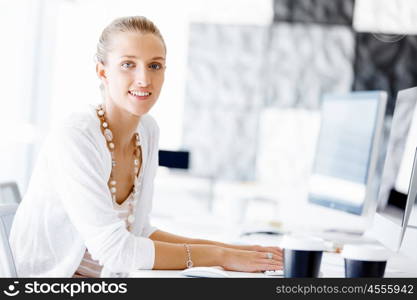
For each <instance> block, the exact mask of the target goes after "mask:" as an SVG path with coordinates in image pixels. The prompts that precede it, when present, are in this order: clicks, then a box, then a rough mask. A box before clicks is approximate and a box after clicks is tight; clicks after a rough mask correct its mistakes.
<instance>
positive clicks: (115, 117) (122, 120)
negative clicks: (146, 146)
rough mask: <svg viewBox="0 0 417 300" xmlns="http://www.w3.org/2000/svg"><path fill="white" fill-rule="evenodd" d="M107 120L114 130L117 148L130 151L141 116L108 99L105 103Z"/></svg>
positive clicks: (123, 151)
mask: <svg viewBox="0 0 417 300" xmlns="http://www.w3.org/2000/svg"><path fill="white" fill-rule="evenodd" d="M104 107H105V112H106V120H107V122H108V124H109V127H110V128H111V131H112V132H113V142H114V143H115V146H116V149H117V150H119V151H121V152H122V153H127V152H129V149H130V148H131V145H132V139H133V138H134V134H135V132H136V129H137V127H138V124H139V121H140V116H136V115H134V114H132V113H130V112H128V111H126V110H124V109H122V108H120V107H118V106H116V105H114V103H113V102H112V101H111V100H109V99H107V100H106V101H105V103H104Z"/></svg>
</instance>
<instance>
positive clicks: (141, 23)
mask: <svg viewBox="0 0 417 300" xmlns="http://www.w3.org/2000/svg"><path fill="white" fill-rule="evenodd" d="M119 32H139V33H152V34H154V35H156V36H157V37H159V38H160V39H161V41H162V44H163V45H164V48H165V51H166V45H165V41H164V38H163V37H162V34H161V32H160V31H159V29H158V27H156V26H155V24H154V23H153V22H152V21H150V20H149V19H147V18H145V17H143V16H130V17H122V18H117V19H115V20H114V21H113V22H111V23H110V24H109V25H107V27H106V28H104V30H103V32H102V33H101V36H100V39H99V40H98V43H97V52H96V55H95V58H96V61H97V62H100V63H102V64H104V63H105V62H106V55H107V53H108V51H109V48H110V40H111V36H112V35H113V34H116V33H119Z"/></svg>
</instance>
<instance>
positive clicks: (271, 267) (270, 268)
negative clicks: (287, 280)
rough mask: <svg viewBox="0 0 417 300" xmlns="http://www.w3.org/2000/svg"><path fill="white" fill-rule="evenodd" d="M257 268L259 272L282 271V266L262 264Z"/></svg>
mask: <svg viewBox="0 0 417 300" xmlns="http://www.w3.org/2000/svg"><path fill="white" fill-rule="evenodd" d="M259 267H260V270H261V271H275V270H282V269H283V266H282V265H272V264H263V265H260V266H259Z"/></svg>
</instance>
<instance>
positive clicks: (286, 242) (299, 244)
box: [281, 234, 326, 251]
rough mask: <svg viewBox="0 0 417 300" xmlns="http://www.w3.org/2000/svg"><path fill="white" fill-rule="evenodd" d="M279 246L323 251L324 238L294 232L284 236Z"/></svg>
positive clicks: (324, 247)
mask: <svg viewBox="0 0 417 300" xmlns="http://www.w3.org/2000/svg"><path fill="white" fill-rule="evenodd" d="M281 247H282V248H285V249H291V250H301V251H323V250H325V249H326V246H325V244H324V240H323V239H321V238H317V237H313V236H307V235H294V234H291V235H286V236H284V238H283V240H282V243H281Z"/></svg>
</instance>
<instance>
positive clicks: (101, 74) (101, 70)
mask: <svg viewBox="0 0 417 300" xmlns="http://www.w3.org/2000/svg"><path fill="white" fill-rule="evenodd" d="M96 74H97V77H98V78H99V79H100V80H101V81H102V82H103V83H107V74H106V68H105V66H104V65H103V63H101V62H98V63H97V64H96Z"/></svg>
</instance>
